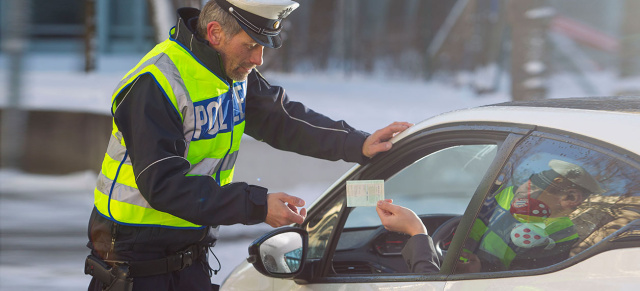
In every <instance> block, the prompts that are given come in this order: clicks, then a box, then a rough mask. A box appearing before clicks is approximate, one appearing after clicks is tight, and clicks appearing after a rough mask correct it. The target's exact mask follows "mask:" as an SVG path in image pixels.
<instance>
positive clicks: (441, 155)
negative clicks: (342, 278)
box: [332, 144, 498, 274]
mask: <svg viewBox="0 0 640 291" xmlns="http://www.w3.org/2000/svg"><path fill="white" fill-rule="evenodd" d="M497 148H498V146H497V144H475V145H456V146H449V147H445V148H443V149H440V150H437V151H435V152H429V153H427V154H424V155H419V156H415V157H414V158H412V159H411V160H403V161H402V163H404V164H407V166H404V167H401V170H399V171H398V172H396V173H391V174H390V177H389V178H387V179H386V180H385V183H384V192H385V198H389V199H393V200H394V204H397V205H401V206H404V207H407V208H410V209H412V210H413V211H414V212H415V213H416V214H418V215H419V216H420V218H421V219H422V221H423V223H424V224H425V226H426V227H427V229H428V230H429V231H430V232H433V231H434V230H435V229H436V228H437V227H438V226H439V225H441V224H442V223H443V222H445V221H447V220H449V219H451V218H453V217H456V216H459V215H462V214H463V213H464V212H465V209H466V208H467V205H468V204H469V201H470V200H471V197H472V196H473V194H474V193H475V191H476V189H477V188H478V185H479V183H480V181H481V180H482V178H483V176H484V175H485V174H486V171H487V169H488V168H489V166H490V165H491V164H492V162H493V160H494V158H495V156H496V151H497ZM376 166H378V167H387V166H389V165H381V164H378V165H376ZM380 178H383V177H380ZM349 210H350V212H349V211H347V213H348V217H347V219H346V222H345V226H344V228H343V229H342V230H341V233H340V234H339V240H338V244H337V247H336V251H335V253H334V255H333V260H332V267H333V273H334V274H384V273H408V272H409V270H408V267H407V264H406V262H405V261H404V260H403V258H402V256H401V253H400V251H401V250H402V248H403V247H404V245H405V244H406V242H407V240H408V239H409V236H408V235H405V234H400V233H395V232H389V231H386V230H385V229H384V227H383V226H382V225H381V222H380V218H379V217H378V214H377V213H376V211H375V207H355V208H349Z"/></svg>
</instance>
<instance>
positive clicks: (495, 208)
mask: <svg viewBox="0 0 640 291" xmlns="http://www.w3.org/2000/svg"><path fill="white" fill-rule="evenodd" d="M548 165H549V169H548V170H545V171H542V172H539V173H535V174H533V175H531V176H530V178H529V179H528V180H527V181H526V182H524V183H523V184H521V185H520V186H518V187H515V186H508V187H501V188H499V189H498V190H497V191H495V194H494V195H490V196H489V197H488V198H487V199H486V200H485V203H484V204H483V206H482V209H481V211H480V213H479V215H478V217H477V218H476V221H475V222H474V224H473V226H472V229H471V233H470V237H469V239H467V241H466V242H465V244H464V249H463V252H462V254H461V256H460V260H459V262H458V264H457V266H456V273H472V272H481V271H501V270H515V269H520V267H519V266H526V267H527V268H532V267H543V266H548V265H551V264H554V263H557V262H560V261H562V260H564V259H566V258H567V257H568V256H569V251H570V248H571V246H573V245H574V244H575V243H576V242H577V241H578V238H579V237H578V233H577V231H576V227H575V225H574V224H573V222H572V221H571V219H570V218H569V217H568V215H569V214H570V213H571V212H573V211H574V210H575V209H576V208H577V207H578V206H579V205H581V204H582V202H583V201H585V199H586V198H587V197H588V196H589V195H590V194H592V193H603V192H604V190H603V189H602V188H601V187H600V186H599V184H598V182H597V181H596V180H595V179H594V178H593V177H592V176H591V175H590V174H589V173H588V172H587V171H586V170H584V169H583V168H582V167H580V166H578V165H575V164H573V163H569V162H566V161H561V160H551V161H549V163H548ZM376 210H377V212H378V215H379V216H380V220H381V222H382V225H383V226H384V227H385V228H386V229H387V230H390V231H396V232H402V233H407V234H409V235H411V236H412V237H411V239H409V241H408V242H407V244H406V245H405V248H404V249H403V250H402V255H403V258H404V259H405V261H406V262H407V263H408V265H409V269H410V270H411V271H412V272H414V273H427V272H437V270H438V269H439V267H438V266H439V265H440V262H439V261H438V260H437V255H436V252H435V248H434V245H433V241H432V240H431V238H430V237H429V236H428V235H427V230H426V227H424V225H422V221H421V220H420V218H419V217H418V216H417V215H416V214H415V213H413V211H411V210H410V209H407V208H404V207H401V206H397V205H393V204H391V201H390V200H386V201H379V202H378V205H377V208H376ZM420 226H422V227H420Z"/></svg>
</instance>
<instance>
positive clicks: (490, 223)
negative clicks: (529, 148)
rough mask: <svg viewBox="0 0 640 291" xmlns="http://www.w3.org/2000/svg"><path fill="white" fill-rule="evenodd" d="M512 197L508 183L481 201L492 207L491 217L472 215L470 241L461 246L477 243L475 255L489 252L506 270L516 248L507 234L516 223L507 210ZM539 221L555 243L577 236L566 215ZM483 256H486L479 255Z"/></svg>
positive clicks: (473, 246) (512, 191)
mask: <svg viewBox="0 0 640 291" xmlns="http://www.w3.org/2000/svg"><path fill="white" fill-rule="evenodd" d="M514 196H515V193H514V187H513V186H510V187H507V188H506V189H504V190H502V191H501V192H500V193H498V194H497V195H495V197H493V198H491V199H493V200H490V202H485V204H484V206H483V207H492V212H490V214H491V216H490V217H488V218H487V217H477V218H476V220H475V223H474V224H473V226H472V227H471V232H470V234H469V238H470V239H471V240H470V241H468V242H467V243H466V245H465V248H466V249H468V250H473V249H475V248H476V247H478V246H479V248H478V251H477V254H480V253H482V252H484V253H488V254H491V255H492V256H493V257H494V258H495V259H498V260H499V261H500V262H501V263H502V265H503V266H504V267H505V268H507V269H508V268H509V266H510V265H511V262H512V261H513V260H514V259H515V257H516V255H517V253H516V250H514V249H513V248H512V246H513V247H515V245H512V243H511V235H510V234H511V230H512V229H513V227H514V225H516V224H518V223H519V221H518V220H517V219H516V218H514V217H513V216H512V215H511V213H510V211H509V210H510V209H511V201H512V200H513V199H514ZM481 212H483V213H489V212H487V211H481ZM543 222H544V226H543V228H544V230H545V232H546V233H547V235H548V236H549V238H551V239H552V240H553V241H554V242H555V243H562V242H567V241H571V240H574V239H577V238H578V234H577V232H576V230H575V226H574V224H573V221H571V219H570V218H568V217H557V218H546V219H544V220H543ZM481 257H482V256H481ZM483 258H488V257H486V256H483Z"/></svg>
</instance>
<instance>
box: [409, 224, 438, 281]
mask: <svg viewBox="0 0 640 291" xmlns="http://www.w3.org/2000/svg"><path fill="white" fill-rule="evenodd" d="M402 258H404V261H405V262H406V263H407V265H408V266H409V270H411V272H412V273H438V272H439V271H440V260H439V259H438V255H437V254H436V251H435V247H434V246H433V240H431V237H430V236H428V235H425V234H416V235H414V236H412V237H411V238H409V241H407V244H406V245H405V246H404V248H403V249H402Z"/></svg>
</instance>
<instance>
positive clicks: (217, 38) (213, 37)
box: [207, 21, 224, 48]
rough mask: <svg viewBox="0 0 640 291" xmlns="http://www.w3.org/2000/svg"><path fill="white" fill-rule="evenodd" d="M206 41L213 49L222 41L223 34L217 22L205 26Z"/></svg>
mask: <svg viewBox="0 0 640 291" xmlns="http://www.w3.org/2000/svg"><path fill="white" fill-rule="evenodd" d="M207 41H209V45H211V46H212V47H213V48H215V47H217V46H218V45H220V44H221V43H222V42H223V41H224V32H223V31H222V26H220V23H218V22H217V21H211V22H209V23H208V24H207Z"/></svg>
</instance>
